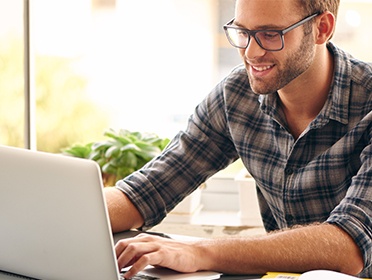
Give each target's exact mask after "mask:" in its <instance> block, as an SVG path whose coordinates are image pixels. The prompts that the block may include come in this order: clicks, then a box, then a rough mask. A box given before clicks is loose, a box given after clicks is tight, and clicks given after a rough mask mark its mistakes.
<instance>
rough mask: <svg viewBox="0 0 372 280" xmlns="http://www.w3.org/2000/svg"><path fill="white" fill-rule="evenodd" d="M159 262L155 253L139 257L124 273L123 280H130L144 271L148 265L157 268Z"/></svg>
mask: <svg viewBox="0 0 372 280" xmlns="http://www.w3.org/2000/svg"><path fill="white" fill-rule="evenodd" d="M159 262H160V259H159V256H158V255H157V254H156V253H149V254H146V255H143V256H141V257H140V258H139V259H138V260H137V261H136V262H134V263H133V265H132V267H131V268H130V269H129V270H127V271H126V272H125V273H124V278H125V279H130V278H132V277H133V276H135V275H136V274H137V273H139V272H141V271H142V270H144V269H145V268H146V267H147V266H148V265H153V266H157V265H158V264H159Z"/></svg>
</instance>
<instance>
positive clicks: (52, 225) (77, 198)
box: [0, 146, 219, 280]
mask: <svg viewBox="0 0 372 280" xmlns="http://www.w3.org/2000/svg"><path fill="white" fill-rule="evenodd" d="M102 189H103V187H102V180H101V173H100V170H99V167H98V165H97V164H96V163H95V162H93V161H90V160H85V159H79V158H73V157H68V156H63V155H57V154H50V153H43V152H35V151H30V150H27V149H21V148H13V147H7V146H0V227H1V228H0V271H2V272H1V273H0V279H19V278H20V277H27V278H28V279H29V278H35V279H47V280H53V279H63V280H70V279H71V280H82V279H89V280H111V279H113V280H118V279H120V274H119V272H118V267H117V263H116V257H115V252H114V245H113V244H114V241H113V236H112V232H111V227H110V225H109V219H108V212H107V209H106V203H105V200H104V196H103V192H102ZM149 272H151V273H150V274H152V275H154V276H156V277H157V278H158V279H159V278H160V279H163V278H162V274H159V273H161V271H152V270H151V269H150V271H149ZM169 273H170V272H169V271H166V274H169ZM173 273H174V275H177V279H202V278H203V279H217V278H219V274H218V273H214V272H210V273H207V274H203V273H202V274H200V275H199V276H200V277H201V278H193V277H194V276H195V277H197V274H195V275H193V274H189V275H183V276H185V277H184V278H178V277H179V276H181V275H180V273H175V272H173ZM166 274H165V275H166ZM16 275H17V276H16ZM15 277H16V278H15ZM167 277H169V275H167V276H166V277H165V278H164V279H166V278H167ZM171 277H172V276H171ZM171 279H176V278H173V277H172V278H171Z"/></svg>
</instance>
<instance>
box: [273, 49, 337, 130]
mask: <svg viewBox="0 0 372 280" xmlns="http://www.w3.org/2000/svg"><path fill="white" fill-rule="evenodd" d="M318 48H319V49H318V50H317V53H316V56H315V59H314V63H313V64H312V65H311V66H310V68H309V69H308V70H307V71H306V72H304V73H303V74H302V75H300V76H299V77H297V78H296V79H295V80H293V81H292V82H291V83H289V84H288V85H287V86H285V87H284V88H283V89H281V90H279V91H278V94H279V97H280V100H281V106H282V110H283V112H284V114H285V116H286V119H287V125H288V126H289V128H290V130H291V132H292V134H293V135H294V136H295V137H298V136H299V135H300V134H301V132H302V131H303V130H304V129H305V128H306V127H307V126H308V124H309V123H310V122H311V121H312V120H313V119H314V118H315V117H316V116H317V115H318V114H319V112H320V110H321V109H322V108H323V106H324V103H325V102H326V100H327V96H328V93H329V90H330V85H331V83H332V78H333V57H332V55H331V53H330V52H329V51H328V49H327V48H326V47H325V46H323V47H322V48H321V47H320V46H318Z"/></svg>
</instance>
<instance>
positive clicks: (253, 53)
mask: <svg viewBox="0 0 372 280" xmlns="http://www.w3.org/2000/svg"><path fill="white" fill-rule="evenodd" d="M244 54H245V56H246V57H247V58H248V59H255V58H257V57H261V56H264V55H265V54H266V50H264V49H263V48H261V47H260V45H259V44H258V43H257V41H256V39H255V38H254V37H251V39H250V40H249V44H248V46H247V47H246V48H245V50H244Z"/></svg>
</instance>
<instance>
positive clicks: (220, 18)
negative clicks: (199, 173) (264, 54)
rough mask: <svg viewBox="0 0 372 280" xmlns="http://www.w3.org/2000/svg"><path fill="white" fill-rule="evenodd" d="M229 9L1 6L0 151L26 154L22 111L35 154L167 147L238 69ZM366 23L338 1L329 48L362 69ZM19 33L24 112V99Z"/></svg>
mask: <svg viewBox="0 0 372 280" xmlns="http://www.w3.org/2000/svg"><path fill="white" fill-rule="evenodd" d="M234 2H235V1H234V0H142V1H138V0H28V1H24V0H0V144H3V145H11V146H17V147H24V146H25V145H26V144H25V142H27V141H26V140H27V138H28V137H27V135H26V134H27V133H28V131H27V129H25V126H26V122H27V121H25V119H26V118H25V114H27V110H28V108H29V106H30V107H31V114H32V115H33V118H32V120H33V121H32V124H31V126H32V130H33V133H34V134H33V135H32V136H31V138H32V139H31V140H32V141H33V144H34V147H35V148H36V149H37V150H41V151H48V152H60V151H61V149H62V148H64V147H67V146H70V145H73V144H76V143H87V142H91V141H97V140H100V139H101V138H102V137H103V132H104V131H105V130H107V129H108V128H112V129H121V128H123V129H128V130H132V131H142V132H151V133H156V134H158V135H159V136H160V137H168V138H172V137H173V136H174V135H175V134H176V133H177V132H178V131H179V130H181V129H184V128H185V126H186V123H187V119H188V117H189V115H190V114H191V113H192V112H193V110H194V107H195V106H196V105H197V104H198V103H199V102H200V101H201V100H202V99H203V98H204V96H205V95H207V94H208V93H209V91H210V90H211V89H212V87H213V86H214V85H215V84H216V83H217V82H218V81H219V80H220V79H221V78H222V77H223V76H225V75H226V74H227V73H228V72H229V71H230V70H231V69H232V68H233V67H234V66H235V65H237V64H238V63H240V58H239V56H238V53H237V51H236V50H235V49H234V48H232V47H231V46H230V45H229V44H228V42H227V40H226V38H225V36H224V34H223V29H222V26H223V24H224V23H226V22H227V21H228V20H229V19H231V18H232V17H233V14H234ZM25 3H28V8H29V15H30V18H29V25H28V24H25V21H28V19H27V17H25V5H26V4H25ZM371 13H372V1H366V0H365V1H362V0H359V1H358V0H355V1H352V0H350V1H347V0H341V7H340V11H339V18H338V23H337V27H336V30H337V31H336V34H335V36H334V38H333V39H332V41H333V42H335V43H336V44H338V45H339V46H341V47H342V48H344V49H345V50H347V51H349V52H351V53H352V54H353V55H354V56H355V57H357V58H360V59H363V60H366V61H372V52H371V51H370V50H371V49H372V36H371V30H370V26H372V17H371V16H370V15H371ZM28 27H29V30H30V33H29V38H30V59H31V60H30V61H31V64H30V72H29V74H27V76H28V79H29V81H30V85H31V88H30V90H31V93H32V94H31V97H32V98H31V105H29V104H28V103H27V102H26V100H25V95H24V92H25V89H26V88H27V84H26V83H25V74H24V73H25V70H27V69H26V68H27V66H25V63H24V58H25V54H26V51H25V43H27V42H26V41H27V39H25V36H24V34H25V30H26V29H27V28H28ZM25 40H26V41H25ZM26 72H27V71H26ZM26 80H27V79H26Z"/></svg>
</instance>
